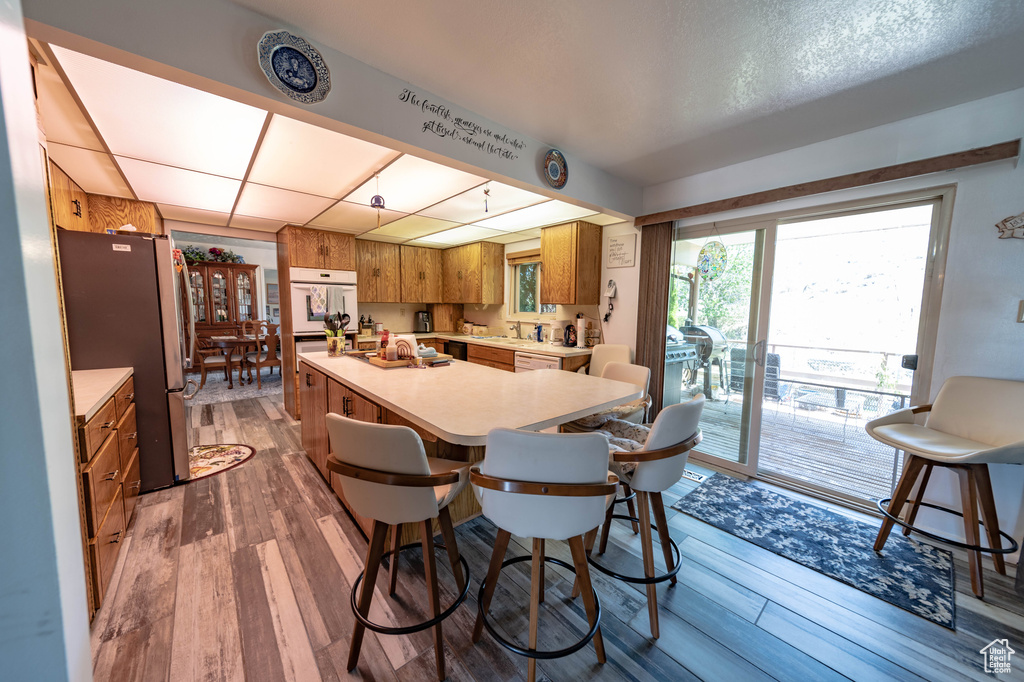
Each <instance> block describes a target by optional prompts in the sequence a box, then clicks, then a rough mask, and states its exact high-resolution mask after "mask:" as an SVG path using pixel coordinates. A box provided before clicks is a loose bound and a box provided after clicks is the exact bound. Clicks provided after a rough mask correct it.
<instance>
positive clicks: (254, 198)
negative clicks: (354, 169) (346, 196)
mask: <svg viewBox="0 0 1024 682" xmlns="http://www.w3.org/2000/svg"><path fill="white" fill-rule="evenodd" d="M332 203H334V200H333V199H325V198H324V197H318V196H315V195H313V194H303V193H302V192H293V191H291V190H288V189H279V188H277V187H267V186H266V185H257V184H255V183H252V182H247V183H245V187H243V188H242V196H240V197H239V198H238V206H236V207H235V213H238V214H239V215H248V216H259V217H260V218H269V219H271V220H283V221H285V222H286V223H295V224H297V225H305V224H306V223H307V222H309V220H310V219H311V218H313V217H314V216H316V215H317V214H319V213H323V211H324V210H325V209H326V208H327V207H328V206H330V205H331V204H332Z"/></svg>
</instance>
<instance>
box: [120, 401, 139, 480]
mask: <svg viewBox="0 0 1024 682" xmlns="http://www.w3.org/2000/svg"><path fill="white" fill-rule="evenodd" d="M135 424H136V422H135V403H131V404H130V405H128V409H127V410H126V411H125V413H124V416H123V417H121V421H119V422H118V423H117V440H118V447H117V450H118V452H119V453H120V458H119V461H120V463H121V472H122V473H124V472H126V471H128V463H129V462H131V454H132V453H133V452H134V451H135V449H136V448H137V447H138V445H139V432H138V431H137V430H136V426H135Z"/></svg>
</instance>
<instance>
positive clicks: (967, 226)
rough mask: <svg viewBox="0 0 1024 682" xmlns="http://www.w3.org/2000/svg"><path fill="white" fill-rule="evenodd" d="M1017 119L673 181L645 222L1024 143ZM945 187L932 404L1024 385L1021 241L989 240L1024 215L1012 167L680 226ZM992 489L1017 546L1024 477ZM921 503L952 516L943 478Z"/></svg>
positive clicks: (1022, 120) (889, 136) (949, 115)
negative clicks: (951, 190) (988, 380)
mask: <svg viewBox="0 0 1024 682" xmlns="http://www.w3.org/2000/svg"><path fill="white" fill-rule="evenodd" d="M1022 111H1024V89H1021V90H1015V91H1012V92H1008V93H1004V94H1002V95H997V96H995V97H989V98H986V99H983V100H978V101H975V102H970V103H967V104H963V105H960V106H957V107H951V108H949V109H944V110H941V111H937V112H933V113H930V114H926V115H923V116H918V117H914V118H911V119H906V120H903V121H899V122H896V123H893V124H889V125H886V126H881V127H878V128H873V129H870V130H866V131H862V132H860V133H855V134H852V135H846V136H844V137H840V138H836V139H833V140H827V141H825V142H821V143H818V144H813V145H808V146H806V147H801V148H799V149H793V150H790V151H787V152H783V153H780V154H773V155H771V156H767V157H763V158H760V159H755V160H753V161H749V162H746V163H742V164H737V165H735V166H730V167H727V168H722V169H719V170H716V171H711V172H708V173H702V174H700V175H695V176H692V177H688V178H681V179H679V180H675V181H672V182H669V183H665V184H663V185H658V186H654V187H650V188H648V189H647V190H645V195H644V211H645V213H651V212H655V211H661V210H666V209H671V208H677V207H682V206H688V205H692V204H699V203H703V202H707V201H713V200H716V199H724V198H728V197H732V196H738V195H742V194H747V193H750V192H756V191H760V190H766V189H772V188H775V187H783V186H786V185H790V184H794V183H798V182H804V181H809V180H817V179H822V178H828V177H834V176H838V175H842V174H844V173H849V172H853V171H862V170H869V169H873V168H879V167H882V166H887V165H891V164H895V163H901V162H905V161H912V160H917V159H923V158H928V157H933V156H939V155H942V154H947V153H951V152H957V151H963V150H966V149H972V148H976V147H983V146H986V145H990V144H996V143H999V142H1006V141H1009V140H1013V139H1016V138H1020V137H1024V116H1022V115H1021V112H1022ZM954 183H955V184H956V187H957V189H956V199H955V203H954V207H953V217H952V226H951V235H950V240H949V249H948V256H947V262H946V275H945V283H944V287H943V295H942V305H941V312H940V317H939V330H938V339H937V345H936V349H935V353H936V357H935V367H934V370H933V373H932V379H931V386H932V388H931V392H932V397H934V395H935V393H936V392H937V391H938V389H939V387H940V386H941V385H942V382H943V381H944V380H945V379H946V378H948V377H950V376H955V375H960V374H964V375H976V376H988V377H999V378H1006V379H1017V380H1024V352H1022V349H1024V324H1019V323H1016V322H1015V318H1016V313H1017V306H1018V301H1019V300H1021V299H1024V278H1022V273H1024V240H1019V239H1008V240H1000V239H997V231H996V228H995V223H997V222H999V221H1000V220H1002V219H1004V218H1006V217H1007V216H1011V215H1016V214H1018V213H1020V212H1021V211H1022V210H1024V168H1021V167H1019V166H1018V165H1017V164H1016V163H1015V162H1011V161H1004V162H997V163H992V164H988V165H985V166H976V167H972V168H966V169H959V170H955V171H950V172H945V173H938V174H933V175H929V176H923V177H919V178H911V179H907V180H901V181H896V182H889V183H885V184H881V185H874V186H870V187H863V188H857V189H853V190H846V191H842V192H832V193H829V194H827V195H819V196H814V197H805V198H802V199H797V200H792V201H786V202H779V203H776V204H772V205H769V206H761V207H756V208H752V209H744V210H742V211H731V212H729V213H722V214H718V215H712V216H704V217H701V218H699V219H698V218H695V219H692V220H688V221H683V222H682V223H681V224H698V223H707V222H711V221H714V220H726V219H731V218H740V217H748V216H755V215H758V214H765V213H771V212H774V211H781V210H789V209H791V208H802V207H814V206H821V205H824V204H828V203H834V202H840V201H848V200H856V199H865V198H871V197H877V196H881V195H885V194H892V193H896V192H901V191H909V190H916V189H921V188H927V187H935V186H939V185H948V184H954ZM634 326H635V322H634ZM992 481H993V487H994V488H995V494H996V506H997V508H998V512H999V519H1000V526H1002V527H1003V528H1004V529H1005V530H1006V531H1007V532H1009V533H1010V534H1011V535H1014V536H1015V537H1016V538H1018V540H1019V539H1020V538H1021V536H1022V535H1024V507H1022V503H1021V502H1022V491H1024V467H1020V466H1014V465H993V466H992ZM928 499H929V500H930V501H932V502H935V503H938V504H943V505H945V506H951V507H953V508H957V509H958V508H959V507H960V502H959V493H958V492H956V489H955V488H954V485H953V477H952V476H951V475H950V473H949V472H947V471H936V472H935V474H934V475H933V476H932V482H931V484H930V485H929V495H928ZM918 521H919V523H920V524H922V525H924V526H927V527H931V528H934V529H937V530H939V531H941V532H943V533H949V534H951V535H954V536H962V534H963V526H962V522H960V521H959V519H957V518H956V517H947V516H944V515H942V514H940V513H939V512H933V511H931V510H927V509H925V510H922V512H921V514H920V516H919V518H918ZM958 524H960V525H959V527H958Z"/></svg>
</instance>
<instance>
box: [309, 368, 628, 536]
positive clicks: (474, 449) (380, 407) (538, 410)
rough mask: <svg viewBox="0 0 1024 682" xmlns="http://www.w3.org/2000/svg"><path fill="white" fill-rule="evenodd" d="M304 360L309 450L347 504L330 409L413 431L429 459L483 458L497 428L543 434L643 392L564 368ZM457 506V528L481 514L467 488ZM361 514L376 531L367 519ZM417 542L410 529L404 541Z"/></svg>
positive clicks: (366, 525) (364, 522)
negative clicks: (331, 459) (331, 465)
mask: <svg viewBox="0 0 1024 682" xmlns="http://www.w3.org/2000/svg"><path fill="white" fill-rule="evenodd" d="M299 361H300V366H299V388H300V391H301V394H302V395H301V400H302V405H303V416H302V444H303V447H304V449H305V450H306V452H307V454H308V455H309V456H310V458H311V459H312V461H313V463H314V464H315V465H316V467H317V469H318V470H319V471H320V473H321V474H322V475H323V476H324V478H325V479H327V480H328V482H329V483H330V484H331V488H332V489H333V490H334V491H335V492H336V493H337V494H338V496H339V497H340V498H341V500H342V502H343V503H344V502H345V499H344V497H343V496H342V494H341V486H340V485H339V484H338V482H337V480H336V479H335V477H334V476H332V475H331V474H330V473H329V472H328V471H327V466H326V462H327V455H328V452H329V447H330V444H329V443H328V440H327V427H326V422H325V419H324V418H325V416H326V414H327V413H328V412H334V413H337V414H342V415H345V416H347V417H350V418H353V419H359V420H361V421H370V422H377V423H382V424H394V425H403V426H409V427H410V428H412V429H413V430H415V431H416V432H417V433H418V434H419V435H420V437H421V438H422V439H423V445H424V448H425V449H426V451H427V456H429V457H442V458H445V459H454V460H459V461H463V462H477V461H479V460H481V459H483V456H484V445H485V444H486V442H487V433H488V432H489V431H490V430H491V429H495V428H512V429H524V430H528V431H540V430H542V429H546V428H550V427H556V426H558V425H560V424H564V423H566V422H569V421H572V420H574V419H578V418H580V417H583V416H586V415H589V414H594V413H595V412H600V411H601V410H604V409H606V408H609V407H613V406H615V405H619V404H622V403H625V402H628V401H630V400H635V399H636V398H639V397H641V396H642V391H641V390H640V389H639V388H638V387H637V386H634V385H632V384H627V383H624V382H621V381H611V380H608V379H601V378H598V377H591V376H587V375H583V374H577V373H575V372H563V371H559V370H541V371H535V372H523V373H518V374H516V373H512V372H504V371H501V370H498V369H493V368H491V367H487V366H484V365H477V364H472V363H468V362H462V361H458V360H453V361H452V362H451V364H450V365H447V366H443V367H428V368H422V369H419V368H411V367H398V368H391V369H384V368H380V367H377V366H374V365H371V364H369V363H368V362H367V361H365V360H362V359H360V358H357V357H353V356H342V357H328V355H327V353H326V352H314V353H303V354H300V355H299ZM347 506H348V505H347V504H346V507H347ZM450 509H451V514H452V520H453V521H454V523H455V524H456V525H458V524H459V523H461V522H464V521H467V520H469V519H471V518H473V517H475V516H476V515H478V514H479V513H480V507H479V505H478V504H477V503H476V500H475V499H474V497H473V493H472V491H471V490H469V489H468V488H467V489H466V490H464V491H463V492H462V493H461V494H460V495H459V497H458V498H456V499H455V501H454V502H452V503H451V505H450ZM349 511H350V512H351V511H352V510H351V509H349ZM353 517H355V518H356V521H357V522H358V523H359V525H360V527H362V528H363V531H364V532H367V531H368V530H369V528H370V521H369V520H368V519H361V518H359V517H358V516H357V515H355V514H353ZM418 537H419V535H418V532H416V530H415V528H414V527H413V525H411V524H410V525H409V526H408V527H407V528H405V530H404V531H403V537H402V542H403V543H408V542H413V541H415V540H416V539H417V538H418Z"/></svg>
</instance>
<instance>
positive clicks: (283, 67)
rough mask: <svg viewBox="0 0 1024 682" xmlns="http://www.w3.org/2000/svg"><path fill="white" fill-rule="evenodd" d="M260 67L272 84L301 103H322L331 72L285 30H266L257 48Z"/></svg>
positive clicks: (314, 51)
mask: <svg viewBox="0 0 1024 682" xmlns="http://www.w3.org/2000/svg"><path fill="white" fill-rule="evenodd" d="M256 54H257V56H258V57H259V60H260V68H261V69H263V73H264V74H265V75H266V76H267V80H269V81H270V83H271V85H273V86H274V87H275V88H277V89H278V90H280V91H281V92H283V93H284V94H286V95H288V96H289V97H291V98H292V99H293V100H295V101H296V102H302V103H303V104H316V103H317V102H322V101H324V99H325V98H326V97H327V93H329V92H330V91H331V73H330V71H328V70H327V65H326V64H325V63H324V59H323V57H321V56H320V53H319V52H318V51H317V49H316V48H315V47H313V46H312V45H310V44H309V43H307V42H306V41H305V40H303V39H302V38H300V37H299V36H296V35H292V34H291V33H289V32H288V31H267V32H266V33H264V34H263V37H262V38H260V42H259V44H258V45H257V46H256Z"/></svg>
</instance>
